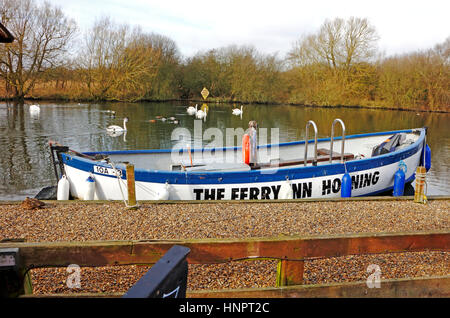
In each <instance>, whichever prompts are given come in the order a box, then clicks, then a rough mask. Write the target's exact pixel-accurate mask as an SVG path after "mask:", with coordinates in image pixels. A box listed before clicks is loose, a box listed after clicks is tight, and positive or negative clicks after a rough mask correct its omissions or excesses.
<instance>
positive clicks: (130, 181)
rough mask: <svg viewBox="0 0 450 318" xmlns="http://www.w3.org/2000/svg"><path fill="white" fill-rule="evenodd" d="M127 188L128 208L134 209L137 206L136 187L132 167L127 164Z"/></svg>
mask: <svg viewBox="0 0 450 318" xmlns="http://www.w3.org/2000/svg"><path fill="white" fill-rule="evenodd" d="M126 171H127V188H128V207H129V208H135V207H136V206H137V202H136V187H135V180H134V165H132V164H130V163H127V165H126Z"/></svg>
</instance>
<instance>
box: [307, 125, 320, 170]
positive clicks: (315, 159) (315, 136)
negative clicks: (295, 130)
mask: <svg viewBox="0 0 450 318" xmlns="http://www.w3.org/2000/svg"><path fill="white" fill-rule="evenodd" d="M310 125H313V127H314V160H313V166H317V125H316V123H315V122H313V121H312V120H308V122H307V123H306V134H305V166H306V165H307V159H306V158H307V157H308V128H309V126H310Z"/></svg>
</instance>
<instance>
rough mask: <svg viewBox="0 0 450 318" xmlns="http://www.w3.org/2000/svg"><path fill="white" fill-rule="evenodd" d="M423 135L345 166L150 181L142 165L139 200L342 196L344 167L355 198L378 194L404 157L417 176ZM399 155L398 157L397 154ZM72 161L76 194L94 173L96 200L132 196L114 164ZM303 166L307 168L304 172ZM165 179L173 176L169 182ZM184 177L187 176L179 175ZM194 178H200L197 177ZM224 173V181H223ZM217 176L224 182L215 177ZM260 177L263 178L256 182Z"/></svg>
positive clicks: (69, 171) (68, 165)
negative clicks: (114, 173) (98, 168)
mask: <svg viewBox="0 0 450 318" xmlns="http://www.w3.org/2000/svg"><path fill="white" fill-rule="evenodd" d="M420 136H421V137H420V138H418V140H417V141H416V142H415V143H414V144H412V145H411V146H408V147H407V148H405V150H402V151H395V152H393V153H392V155H391V156H389V155H382V156H379V157H374V158H371V159H362V160H360V161H359V163H358V160H352V161H348V162H347V163H346V164H345V166H344V165H343V164H340V163H338V162H337V163H333V164H328V163H326V164H324V165H318V166H316V167H311V166H309V167H304V168H303V167H301V166H300V167H299V166H296V167H295V168H289V167H288V168H286V167H282V168H279V169H278V170H277V172H276V173H274V174H273V175H270V174H267V173H266V174H264V173H263V171H261V172H260V174H256V173H255V172H248V173H247V172H245V171H243V172H225V173H217V172H214V173H208V172H189V173H187V172H178V173H173V172H167V173H165V174H163V175H162V177H161V178H160V179H158V181H159V182H152V181H151V180H147V181H146V180H142V179H143V178H144V179H145V178H146V177H147V175H148V176H149V178H150V177H152V176H153V175H154V174H157V173H158V172H156V171H153V170H142V171H141V173H139V171H140V170H136V182H135V189H136V199H137V200H138V201H142V200H157V199H160V198H161V195H162V193H164V190H165V189H167V191H168V200H261V199H306V198H308V199H318V198H337V197H340V196H341V180H342V177H343V175H344V172H345V170H343V169H348V170H347V171H348V173H349V174H350V176H351V177H352V181H353V182H352V190H351V196H352V197H355V196H366V195H371V194H376V193H380V192H384V191H387V190H389V189H392V188H393V186H394V174H395V172H396V171H397V170H398V169H399V162H400V161H402V162H403V163H404V164H406V167H407V171H406V173H405V180H406V182H411V181H413V180H414V172H415V170H416V168H417V166H418V165H419V164H420V161H421V152H422V147H423V142H422V141H423V139H422V134H421V135H420ZM416 143H417V144H416ZM338 146H339V145H338ZM338 146H337V147H338ZM397 157H398V160H397V159H396V158H397ZM371 160H372V161H373V164H372V163H371ZM72 161H73V160H67V161H65V162H64V167H65V172H66V175H67V177H68V180H69V183H70V192H71V195H72V196H73V197H75V198H80V199H83V197H84V191H85V187H86V185H85V182H86V179H87V178H88V177H89V176H90V175H92V176H94V179H95V194H94V199H95V200H127V199H128V197H127V188H126V179H120V180H121V181H119V179H118V178H117V177H115V176H112V169H111V166H109V165H105V167H109V168H107V169H109V171H107V173H105V171H102V172H103V173H100V172H98V171H96V172H93V170H92V169H87V168H84V166H81V165H80V166H79V167H78V166H76V165H74V164H72ZM384 162H386V163H384ZM363 163H364V164H363ZM83 164H84V163H83ZM95 164H96V163H95V162H94V163H92V166H93V167H94V166H95ZM97 164H98V163H97ZM362 166H364V167H362ZM117 167H118V168H119V166H117ZM361 167H362V168H361ZM121 169H122V171H123V172H125V170H124V167H121ZM302 169H303V170H304V171H305V173H303V172H302V171H303V170H302ZM316 170H317V174H316V172H315V171H316ZM247 174H248V177H247ZM235 175H237V176H238V177H239V178H240V179H238V180H237V179H236V178H235V179H233V180H237V181H236V182H227V177H228V176H235ZM140 176H143V177H140ZM177 176H178V177H177ZM284 176H287V177H288V178H289V180H286V177H284ZM216 177H217V178H216ZM166 178H167V179H169V178H172V179H170V180H171V181H169V182H168V183H167V185H166V182H167V180H166ZM173 178H175V179H173ZM182 178H186V179H185V180H180V179H182ZM194 178H196V179H195V180H194ZM205 178H206V179H205ZM208 178H211V180H214V182H211V183H209V182H208V181H207V180H208ZM222 178H223V181H222V180H220V179H222ZM140 179H141V180H140ZM217 179H219V180H220V181H217ZM258 179H264V180H263V181H258ZM270 179H273V180H270ZM190 180H193V181H192V183H189V181H190ZM205 180H206V181H205ZM283 185H284V186H283ZM286 185H288V186H289V187H290V188H291V189H292V190H293V191H292V192H293V193H289V191H288V192H286V191H284V190H285V189H286ZM166 187H167V188H166Z"/></svg>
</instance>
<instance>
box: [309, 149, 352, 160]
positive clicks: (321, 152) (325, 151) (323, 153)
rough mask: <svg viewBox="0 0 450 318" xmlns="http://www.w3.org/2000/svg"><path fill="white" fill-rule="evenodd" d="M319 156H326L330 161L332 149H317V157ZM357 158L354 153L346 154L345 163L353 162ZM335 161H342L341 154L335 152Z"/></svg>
mask: <svg viewBox="0 0 450 318" xmlns="http://www.w3.org/2000/svg"><path fill="white" fill-rule="evenodd" d="M319 156H326V157H327V158H328V159H330V149H325V148H320V149H317V157H319ZM354 158H355V155H354V154H352V153H344V161H347V160H352V159H354ZM332 159H333V160H340V159H341V153H339V152H335V151H333V157H332Z"/></svg>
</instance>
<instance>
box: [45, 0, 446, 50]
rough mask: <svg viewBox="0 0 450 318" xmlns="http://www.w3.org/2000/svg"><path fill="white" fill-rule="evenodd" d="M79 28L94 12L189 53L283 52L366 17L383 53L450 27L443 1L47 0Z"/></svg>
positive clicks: (433, 39)
mask: <svg viewBox="0 0 450 318" xmlns="http://www.w3.org/2000/svg"><path fill="white" fill-rule="evenodd" d="M51 2H52V3H54V4H57V5H59V6H61V7H62V8H63V10H64V11H65V12H66V14H67V15H68V16H71V17H73V18H74V19H75V20H76V21H77V22H78V24H79V25H80V26H81V28H82V29H87V28H89V27H90V26H91V25H92V23H93V22H94V21H95V19H96V18H99V17H101V16H105V15H106V16H110V17H111V18H113V19H114V21H117V22H118V23H128V24H131V25H140V26H141V27H142V29H143V30H144V31H146V32H155V33H159V34H162V35H165V36H168V37H169V38H171V39H172V40H174V41H175V42H176V43H177V45H178V47H179V49H180V51H181V53H182V54H183V55H185V56H190V55H193V54H195V53H197V52H198V51H200V50H208V49H213V48H218V47H223V46H228V45H231V44H237V45H253V46H255V48H256V49H257V50H258V51H260V52H262V53H276V52H278V53H279V54H280V55H284V54H285V53H287V52H288V51H289V50H290V49H291V47H292V44H293V43H294V42H295V41H296V40H297V39H298V38H299V37H300V36H301V35H302V34H304V33H310V32H314V31H316V30H317V29H318V28H319V27H320V25H321V24H322V23H323V22H324V21H325V19H333V18H335V17H341V18H348V17H350V16H357V17H362V18H365V17H367V18H368V19H369V21H370V22H371V23H372V24H373V25H374V26H375V27H376V29H377V31H378V33H379V35H380V42H379V44H380V48H381V49H383V50H384V51H386V53H387V54H395V53H403V52H407V51H412V50H416V49H425V48H429V47H432V46H434V45H435V44H436V43H439V42H443V41H444V40H445V38H446V37H447V36H449V34H448V30H450V22H449V21H450V20H449V19H448V17H447V13H448V12H449V11H450V10H449V9H450V8H449V6H450V5H449V4H448V3H449V2H448V1H445V0H444V1H438V0H427V1H426V2H423V1H418V0H410V1H402V0H395V1H392V0H389V1H388V0H379V1H377V2H372V1H370V2H369V1H356V0H347V1H345V0H344V1H318V0H316V1H314V2H313V1H294V0H278V1H273V0H271V1H268V0H259V1H256V0H255V1H253V0H228V1H214V0H208V1H206V0H190V1H185V0H184V1H174V0H166V1H161V0H158V1H148V0H126V1H124V0H109V1H107V0H65V1H64V2H61V1H59V0H51Z"/></svg>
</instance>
